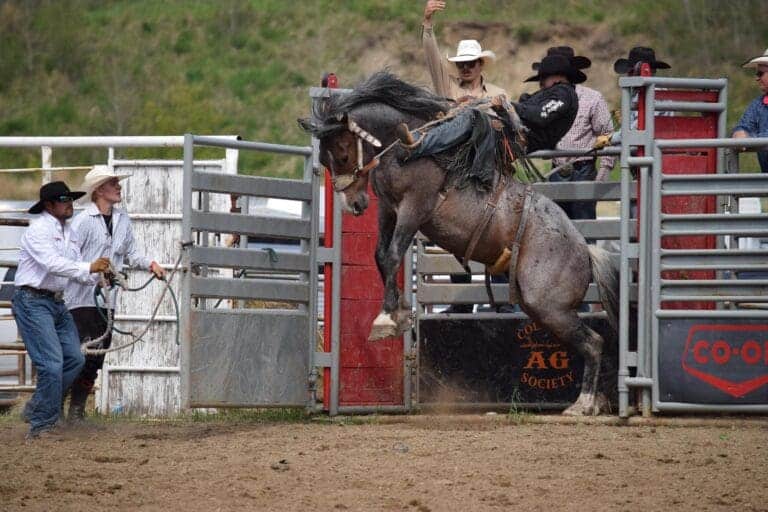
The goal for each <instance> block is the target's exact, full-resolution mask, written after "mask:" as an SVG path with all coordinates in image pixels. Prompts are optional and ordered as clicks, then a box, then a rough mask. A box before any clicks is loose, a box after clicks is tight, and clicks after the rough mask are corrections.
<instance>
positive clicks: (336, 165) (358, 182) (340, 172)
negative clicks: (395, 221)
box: [320, 130, 369, 215]
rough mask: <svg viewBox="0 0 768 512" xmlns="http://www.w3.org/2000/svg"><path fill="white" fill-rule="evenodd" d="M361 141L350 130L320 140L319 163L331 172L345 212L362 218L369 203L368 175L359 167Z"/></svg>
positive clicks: (363, 168)
mask: <svg viewBox="0 0 768 512" xmlns="http://www.w3.org/2000/svg"><path fill="white" fill-rule="evenodd" d="M358 141H359V138H358V137H357V136H356V135H355V134H353V133H352V132H351V131H349V130H344V131H341V132H339V133H337V134H336V135H333V136H329V137H325V138H323V139H320V163H322V164H323V165H324V166H326V167H327V168H328V169H329V170H330V171H331V183H332V184H333V190H335V191H336V192H339V193H340V195H341V198H342V203H341V204H342V207H343V208H344V210H346V211H348V212H350V213H352V214H353V215H362V214H363V212H364V211H365V209H366V208H368V202H369V198H368V171H366V170H365V167H364V166H363V167H361V166H360V158H359V157H358V151H359V150H360V149H361V148H360V144H359V143H358ZM360 156H363V152H361V153H360Z"/></svg>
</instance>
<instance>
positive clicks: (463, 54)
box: [448, 39, 496, 62]
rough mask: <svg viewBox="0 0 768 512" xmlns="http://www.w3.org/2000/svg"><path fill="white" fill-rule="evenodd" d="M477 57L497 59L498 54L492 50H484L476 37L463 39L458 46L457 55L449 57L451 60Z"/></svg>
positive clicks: (459, 60) (474, 58) (464, 60)
mask: <svg viewBox="0 0 768 512" xmlns="http://www.w3.org/2000/svg"><path fill="white" fill-rule="evenodd" d="M477 59H483V60H495V59H496V54H495V53H493V52H492V51H491V50H483V49H482V47H481V46H480V43H478V42H477V41H475V40H474V39H463V40H461V41H459V46H457V47H456V56H455V57H448V60H449V61H451V62H469V61H473V60H477Z"/></svg>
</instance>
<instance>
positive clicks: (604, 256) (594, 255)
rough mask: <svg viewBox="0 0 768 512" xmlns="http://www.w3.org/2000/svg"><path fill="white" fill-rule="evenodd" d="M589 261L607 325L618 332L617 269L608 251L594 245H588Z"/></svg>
mask: <svg viewBox="0 0 768 512" xmlns="http://www.w3.org/2000/svg"><path fill="white" fill-rule="evenodd" d="M589 259H590V261H591V262H592V276H593V277H594V279H595V284H597V289H598V291H599V292H600V302H602V303H603V309H604V310H605V312H606V313H607V314H608V324H609V325H610V326H611V327H612V328H613V330H614V332H617V333H618V332H619V269H618V267H617V266H616V265H614V264H613V262H612V261H611V256H610V253H609V252H608V251H606V250H605V249H601V248H599V247H597V246H596V245H591V244H590V245H589Z"/></svg>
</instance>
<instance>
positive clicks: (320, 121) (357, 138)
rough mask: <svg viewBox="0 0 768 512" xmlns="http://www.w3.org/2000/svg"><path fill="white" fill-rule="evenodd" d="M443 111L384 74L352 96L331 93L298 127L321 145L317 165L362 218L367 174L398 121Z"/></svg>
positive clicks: (440, 104) (431, 99)
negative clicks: (328, 173)
mask: <svg viewBox="0 0 768 512" xmlns="http://www.w3.org/2000/svg"><path fill="white" fill-rule="evenodd" d="M446 109H447V104H446V102H445V101H444V99H442V98H438V97H436V96H434V95H432V94H431V93H429V92H428V91H426V90H424V89H421V88H418V87H415V86H412V85H410V84H407V83H405V82H403V81H402V80H400V79H398V78H397V77H395V76H394V75H392V74H390V73H388V72H386V71H382V72H378V73H374V74H373V75H372V76H370V77H369V78H368V79H366V80H365V81H363V82H362V83H360V84H359V85H358V86H357V87H355V88H354V89H353V90H352V91H351V92H347V93H340V92H339V93H337V92H334V91H332V90H329V93H328V97H327V98H323V99H322V100H319V101H316V102H315V103H314V104H313V107H312V117H311V118H309V119H300V120H299V124H300V125H301V127H302V128H304V130H306V131H308V132H310V133H311V134H312V135H314V136H315V137H316V138H317V139H318V140H319V141H320V163H322V164H323V165H325V166H326V167H327V168H328V169H330V171H331V175H332V177H333V188H334V190H336V191H337V192H339V193H341V195H342V196H343V201H344V208H345V209H346V210H347V211H349V212H351V213H353V214H355V215H360V214H362V213H363V212H364V211H365V209H366V208H367V207H368V191H367V190H368V181H369V180H368V174H369V172H370V171H372V170H373V169H374V168H375V167H376V166H377V165H378V160H377V158H376V155H377V153H379V152H380V151H381V149H382V147H381V146H382V143H383V145H384V146H387V145H388V144H389V143H390V142H391V141H393V140H395V137H396V135H395V127H396V126H397V125H398V124H399V123H402V122H408V121H411V120H413V121H419V120H420V122H424V121H426V120H429V119H433V118H434V117H435V116H436V115H437V114H438V113H440V112H445V111H446ZM358 123H359V124H358ZM416 124H417V125H418V124H420V123H419V122H417V123H416Z"/></svg>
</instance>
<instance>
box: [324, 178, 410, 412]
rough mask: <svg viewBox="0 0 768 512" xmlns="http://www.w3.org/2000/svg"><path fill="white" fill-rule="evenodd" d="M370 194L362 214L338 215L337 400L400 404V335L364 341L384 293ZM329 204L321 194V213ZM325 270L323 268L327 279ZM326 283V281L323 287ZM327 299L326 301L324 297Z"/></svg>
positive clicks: (348, 403)
mask: <svg viewBox="0 0 768 512" xmlns="http://www.w3.org/2000/svg"><path fill="white" fill-rule="evenodd" d="M326 186H328V185H327V184H326ZM369 195H370V199H371V201H370V203H369V206H368V209H367V210H366V211H365V213H364V214H363V215H361V216H359V217H354V216H352V215H347V214H345V215H343V216H342V251H341V261H342V266H341V297H342V301H341V318H340V326H339V329H340V332H341V347H340V365H341V368H340V372H339V404H340V405H345V406H363V405H372V406H376V405H403V392H404V391H403V376H404V374H403V372H404V369H403V338H402V337H398V338H393V339H389V340H381V341H376V342H370V341H368V334H369V333H370V330H371V324H372V323H373V320H374V319H375V318H376V316H377V315H378V314H379V312H380V310H381V302H382V299H383V297H384V286H383V284H382V282H381V278H380V277H379V271H378V269H377V267H376V261H375V256H374V254H375V250H376V242H377V239H378V230H379V229H378V222H377V210H378V205H377V199H376V197H375V196H374V195H373V191H372V190H371V189H370V188H369ZM332 207H333V206H332V202H331V201H328V200H327V198H326V209H327V211H326V216H328V215H329V212H330V211H332V210H331V209H332ZM328 232H330V231H328ZM328 238H329V239H330V236H329V237H328ZM329 275H330V273H327V274H326V279H328V276H329ZM402 275H403V273H402V270H401V271H400V274H399V279H398V280H399V282H400V284H401V285H402ZM328 283H329V281H326V292H327V293H329V289H328ZM326 304H330V299H329V298H328V299H326ZM326 311H327V315H326V331H327V332H326V345H325V350H330V307H328V308H326ZM325 375H326V382H327V383H330V375H329V374H328V372H326V373H325ZM325 389H326V393H325V396H324V405H325V407H326V409H328V408H329V407H330V394H329V393H330V388H329V387H326V388H325Z"/></svg>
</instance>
